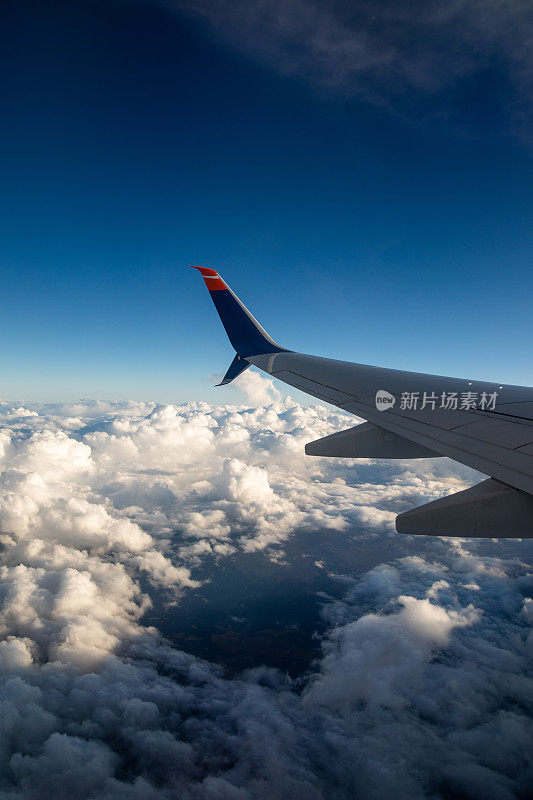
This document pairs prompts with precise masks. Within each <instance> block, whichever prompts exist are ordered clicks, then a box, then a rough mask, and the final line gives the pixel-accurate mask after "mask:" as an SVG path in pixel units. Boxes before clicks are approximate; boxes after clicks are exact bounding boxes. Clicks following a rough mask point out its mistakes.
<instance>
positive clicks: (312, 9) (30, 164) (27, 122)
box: [0, 0, 533, 402]
mask: <svg viewBox="0 0 533 800" xmlns="http://www.w3.org/2000/svg"><path fill="white" fill-rule="evenodd" d="M278 5H279V4H277V3H274V4H273V7H272V8H273V11H272V19H270V20H269V21H268V24H265V25H263V24H260V23H261V18H260V17H258V19H259V23H258V21H257V19H255V18H254V17H253V13H254V8H255V6H257V3H255V0H254V1H253V2H252V3H250V5H249V7H247V9H248V11H249V13H247V15H245V16H242V14H241V13H240V12H241V11H242V3H241V2H236V3H234V4H229V6H228V4H227V3H212V4H209V3H207V2H201V0H197V2H189V3H180V2H176V3H166V4H159V3H157V2H146V3H141V2H116V1H115V0H110V2H106V3H100V2H86V1H85V0H80V1H79V2H76V3H67V2H64V3H62V2H51V3H48V4H46V7H45V6H44V5H43V4H40V3H31V2H26V1H25V0H18V1H17V2H13V1H12V0H8V2H7V3H5V4H3V5H2V10H1V12H0V15H1V24H0V54H1V55H0V59H1V62H2V70H3V73H4V75H5V80H3V88H2V109H3V111H2V117H3V123H2V126H1V130H0V154H1V157H0V187H1V188H0V206H1V208H0V241H1V243H2V244H1V248H0V269H1V277H0V291H1V296H2V341H3V347H2V355H1V360H2V377H3V380H2V387H1V389H0V394H1V396H2V397H6V398H11V399H13V398H28V399H43V400H52V399H73V398H76V397H80V396H90V397H100V398H107V399H109V398H122V397H130V398H139V399H156V400H165V401H179V400H189V399H207V400H213V399H218V400H219V401H221V402H225V401H226V400H229V399H235V397H236V395H235V394H233V393H231V390H222V389H216V390H215V389H213V388H212V386H211V384H212V380H211V379H210V377H209V376H210V375H212V374H213V373H217V372H218V373H220V372H223V371H225V369H226V367H227V365H228V364H229V362H230V360H231V358H232V351H231V347H230V345H229V343H228V342H227V341H226V339H225V335H224V332H223V330H222V328H221V326H220V324H219V322H218V318H217V317H216V314H215V311H214V309H213V307H212V305H211V302H210V300H209V297H208V296H207V293H206V292H205V289H204V286H203V282H202V281H201V279H200V277H199V276H198V275H197V274H196V273H195V272H194V271H193V270H190V269H188V267H187V265H188V264H202V265H206V266H215V267H216V268H218V269H219V270H220V272H221V273H222V274H223V276H224V278H225V279H226V280H227V282H228V283H229V284H230V286H231V287H232V288H233V289H234V291H236V292H237V294H238V295H239V296H240V297H241V298H242V300H243V301H244V302H245V303H246V304H247V305H248V306H249V307H250V308H251V309H252V311H253V312H254V314H255V315H256V316H257V317H258V319H259V320H260V321H261V323H262V324H263V325H264V327H265V328H266V329H267V330H268V331H269V332H270V333H271V334H272V336H273V337H274V338H275V339H276V340H277V341H279V342H280V343H281V344H283V345H284V346H286V347H289V348H291V349H295V350H300V351H303V352H311V353H315V354H318V355H325V356H330V357H334V358H342V359H347V360H353V361H361V362H364V363H372V364H381V365H384V366H389V367H397V368H405V369H413V370H419V371H426V372H436V373H443V374H451V375H454V374H455V375H460V376H468V377H473V378H487V379H494V380H501V381H505V382H509V383H523V384H533V366H532V362H531V356H530V351H531V298H532V290H533V277H532V270H531V255H532V252H533V233H532V230H533V228H532V225H531V215H532V213H531V212H532V208H533V204H532V202H531V186H532V185H533V180H532V179H533V174H532V173H533V170H532V160H531V155H532V146H531V141H530V139H529V134H528V129H529V122H528V120H530V108H529V105H528V103H529V100H530V99H531V95H530V96H529V99H528V88H529V89H530V88H531V86H530V84H529V83H528V80H529V78H530V74H533V69H532V70H531V71H530V72H528V71H527V69H525V68H524V66H523V64H522V62H521V64H520V69H518V67H517V64H516V63H515V62H513V61H512V59H511V55H510V54H511V52H516V49H517V47H520V45H521V42H520V40H519V38H518V40H517V37H519V36H520V33H519V29H520V26H519V25H518V24H517V26H509V30H507V28H505V26H502V24H501V21H500V20H499V19H498V17H497V15H495V16H494V18H490V19H492V23H493V28H492V29H491V30H490V31H489V32H488V33H487V31H486V30H485V29H484V30H483V32H482V33H479V32H476V31H474V32H473V33H472V38H471V40H469V42H467V43H466V44H465V43H464V42H462V41H461V40H460V36H459V34H458V33H457V31H458V30H459V29H460V26H459V24H458V23H459V22H460V21H461V20H460V19H459V20H455V19H454V20H452V21H450V23H449V24H447V25H443V27H442V30H441V32H440V34H439V37H440V38H439V41H438V42H436V43H434V45H435V46H434V47H433V50H432V53H434V52H437V53H438V54H439V59H440V60H438V61H435V57H434V55H433V54H432V55H431V56H429V55H428V53H427V52H426V49H425V47H426V46H425V44H423V43H425V42H426V38H425V37H426V32H425V31H424V30H418V29H417V27H416V26H415V25H414V22H413V20H411V19H409V18H407V19H403V20H402V23H401V24H402V25H403V28H402V31H403V32H402V34H401V36H400V35H399V34H398V37H399V38H397V39H394V38H392V39H391V36H392V34H391V33H390V31H391V30H392V27H391V23H390V20H389V18H388V17H387V15H386V14H385V11H383V10H382V12H380V13H383V16H380V18H379V19H378V20H377V24H379V25H380V27H379V29H376V30H377V32H376V33H375V34H374V33H373V32H372V36H370V34H369V37H367V39H366V40H365V42H366V45H365V47H366V49H365V51H364V52H365V58H366V61H365V62H364V63H361V60H360V55H357V58H358V59H359V60H358V61H357V63H356V61H355V60H354V59H356V55H355V54H356V52H357V53H358V54H360V52H361V47H360V42H359V41H358V40H357V41H356V40H355V38H354V37H355V33H354V31H355V32H356V33H357V35H359V31H360V30H361V22H360V20H355V19H353V18H348V16H347V14H346V13H345V12H346V9H345V8H344V9H343V6H342V4H339V3H336V4H334V3H326V4H325V5H324V8H327V10H328V17H327V19H324V17H323V13H324V12H323V11H320V12H317V10H316V6H313V5H312V3H311V2H307V0H305V2H304V0H301V2H299V3H298V2H296V0H294V2H292V0H291V2H290V3H289V4H288V5H289V6H290V7H291V8H293V10H295V12H299V13H295V15H294V19H295V20H298V22H294V20H293V22H291V23H290V25H288V23H287V22H286V19H285V16H283V23H282V22H281V19H282V17H281V14H280V17H279V19H277V18H276V13H277V12H276V9H277V7H278ZM415 5H416V4H415ZM430 5H431V4H430ZM359 6H361V9H363V11H364V8H363V6H364V4H363V3H361V4H358V3H355V4H352V6H351V7H350V8H352V9H355V8H359ZM394 6H395V4H394V3H390V2H388V3H384V5H383V9H385V10H386V11H388V13H391V9H392V10H394ZM459 6H460V4H459ZM489 6H490V4H489ZM489 6H488V7H489ZM495 6H496V4H494V7H495ZM522 8H523V7H522V6H521V4H519V3H517V23H518V22H520V19H519V14H520V13H522V12H521V10H520V9H522ZM250 9H251V10H250ZM278 11H279V9H278ZM363 11H362V12H361V13H363ZM258 13H259V12H258ZM464 13H465V14H466V13H468V12H466V11H465V12H464ZM317 14H318V18H317ZM321 15H322V16H321ZM489 16H490V15H489ZM250 19H252V22H250ZM366 19H367V17H365V20H366ZM368 19H369V20H370V21H369V22H368V25H370V24H371V23H372V24H374V22H373V20H372V18H370V17H369V18H368ZM375 19H376V18H375V17H374V20H375ZM429 22H431V20H429ZM252 23H253V24H252ZM326 23H327V24H326ZM365 24H367V23H366V22H365ZM314 25H315V26H317V27H316V30H314V29H313V26H314ZM291 26H292V27H291ZM358 26H359V27H358ZM267 28H268V30H267ZM394 30H396V28H394ZM502 30H505V36H504V35H503V33H502ZM317 31H319V32H321V33H320V35H325V34H324V31H332V33H331V37H332V41H334V42H339V41H341V42H347V44H346V46H343V48H342V50H341V51H340V52H341V55H339V54H338V53H337V51H336V50H335V54H334V55H335V58H333V56H332V57H331V59H330V60H329V61H328V58H329V55H328V58H324V57H323V53H324V52H327V53H328V54H329V53H330V51H331V48H330V47H328V46H327V45H328V43H327V41H326V43H325V45H326V46H324V47H323V46H322V44H321V43H320V42H319V44H318V45H317V44H316V43H317V41H318V38H317ZM441 34H442V35H441ZM395 35H396V34H395ZM476 37H477V38H476ZM480 37H481V38H480ZM513 37H515V38H514V39H513ZM317 47H321V48H322V50H321V51H320V53H317V52H316V48H317ZM313 48H315V49H313ZM350 48H351V50H350ZM407 52H409V53H413V52H414V53H416V54H417V60H416V63H415V62H412V61H409V60H406V56H405V53H407ZM465 54H467V55H465ZM319 56H320V57H319ZM467 56H468V57H467ZM342 59H344V60H342ZM391 62H392V63H393V64H394V70H389V72H388V71H387V69H388V67H387V68H386V67H385V66H384V65H387V64H390V63H391ZM354 64H355V66H354ZM347 65H348V67H349V68H347ZM526 67H527V64H526ZM413 76H414V77H413Z"/></svg>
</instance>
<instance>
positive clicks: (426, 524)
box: [195, 267, 533, 538]
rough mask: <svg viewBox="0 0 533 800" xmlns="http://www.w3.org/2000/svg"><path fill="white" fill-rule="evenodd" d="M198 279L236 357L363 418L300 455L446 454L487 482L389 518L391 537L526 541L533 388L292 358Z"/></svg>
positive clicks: (229, 295)
mask: <svg viewBox="0 0 533 800" xmlns="http://www.w3.org/2000/svg"><path fill="white" fill-rule="evenodd" d="M195 269H198V270H199V271H200V272H201V274H202V275H203V277H204V280H205V283H206V286H207V288H208V289H209V293H210V295H211V298H212V300H213V302H214V304H215V307H216V309H217V311H218V313H219V316H220V318H221V320H222V324H223V325H224V327H225V329H226V332H227V334H228V337H229V340H230V342H231V344H232V345H233V347H234V349H235V350H236V353H237V354H236V356H235V358H234V360H233V362H232V364H231V366H230V368H229V369H228V372H227V373H226V375H225V377H224V379H223V381H222V384H226V383H229V382H230V381H232V380H233V379H234V378H235V377H236V376H237V375H239V374H240V373H241V372H243V371H244V370H245V369H247V368H248V367H249V366H250V365H251V364H253V365H255V366H256V367H259V368H260V369H262V370H264V371H265V372H267V373H268V374H269V375H272V376H273V377H275V378H278V379H279V380H281V381H283V382H284V383H287V384H289V385H290V386H294V387H296V388H298V389H301V390H302V391H304V392H306V393H307V394H310V395H312V396H313V397H316V398H318V399H319V400H322V401H326V402H328V403H331V404H332V405H334V406H337V408H341V409H342V410H343V411H347V412H350V413H352V414H354V415H356V416H357V417H362V418H363V419H365V420H367V422H366V423H363V424H361V425H356V426H355V427H353V428H349V429H348V430H345V431H340V432H339V433H334V434H332V435H331V436H326V437H324V438H323V439H318V440H317V441H315V442H310V443H309V444H307V445H306V447H305V452H306V453H307V455H315V456H332V457H338V458H358V457H359V458H401V459H409V458H430V457H439V456H448V457H449V458H452V459H454V460H455V461H459V462H460V463H461V464H466V465H467V466H469V467H473V468H474V469H476V470H479V471H480V472H482V473H484V474H485V475H487V476H489V478H488V479H487V480H484V481H482V482H481V483H479V484H477V486H473V487H472V488H470V489H467V490H466V491H463V492H458V493H456V494H453V495H450V496H448V497H443V498H441V499H439V500H435V501H433V502H431V503H427V504H425V505H423V506H420V507H418V508H415V509H412V510H410V511H406V512H405V513H403V514H400V515H399V516H398V517H397V518H396V530H397V531H398V532H399V533H410V534H429V535H434V536H474V537H489V538H498V537H502V538H533V388H529V387H524V386H509V385H504V384H498V383H488V382H485V381H474V380H468V379H462V378H448V377H443V376H438V375H425V374H422V373H417V372H404V371H402V370H394V369H385V368H383V367H373V366H367V365H365V364H353V363H351V362H347V361H336V360H334V359H330V358H320V357H318V356H311V355H305V354H303V353H295V352H293V351H292V350H287V349H285V348H283V347H281V346H280V345H278V344H276V342H274V340H273V339H272V338H271V337H270V336H269V335H268V334H267V333H266V331H265V330H264V329H263V328H262V327H261V326H260V325H259V323H258V322H257V320H255V319H254V317H253V316H252V314H251V313H250V312H249V311H248V309H247V308H246V307H245V306H244V305H243V304H242V303H241V301H240V300H239V299H238V297H237V296H236V295H235V294H234V293H233V292H232V291H231V289H230V288H229V287H228V285H227V284H226V283H225V282H224V281H223V280H222V278H221V277H220V275H219V274H218V272H217V271H216V270H214V269H209V268H207V267H195Z"/></svg>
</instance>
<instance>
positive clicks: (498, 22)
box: [166, 0, 533, 134]
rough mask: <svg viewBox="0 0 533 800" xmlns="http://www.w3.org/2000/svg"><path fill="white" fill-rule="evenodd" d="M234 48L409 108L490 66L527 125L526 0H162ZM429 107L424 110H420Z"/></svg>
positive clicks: (529, 23)
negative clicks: (499, 73)
mask: <svg viewBox="0 0 533 800" xmlns="http://www.w3.org/2000/svg"><path fill="white" fill-rule="evenodd" d="M166 5H168V6H169V7H170V8H172V9H174V10H176V11H179V12H180V13H185V14H188V15H190V16H192V17H193V18H196V19H199V20H201V21H202V22H203V23H204V24H205V25H207V26H208V28H209V30H210V31H211V32H212V34H213V35H214V36H215V37H216V38H218V39H219V40H220V41H222V42H225V43H227V44H228V45H230V46H231V47H232V48H234V49H235V50H237V51H239V52H241V53H243V54H245V55H246V56H248V57H250V58H252V59H253V60H255V61H259V62H262V63H264V64H266V65H268V66H269V67H271V68H272V69H274V70H275V71H276V72H278V73H280V74H282V75H288V76H294V77H297V78H300V79H302V80H305V81H306V82H308V83H311V84H312V85H314V86H315V87H318V88H319V89H321V90H324V91H327V92H328V93H331V92H333V93H335V94H337V95H340V96H346V97H353V96H358V97H362V98H363V99H365V100H367V101H370V102H372V103H375V104H378V105H381V106H383V107H387V108H389V109H390V110H394V111H396V112H399V113H401V114H403V115H409V114H410V113H411V112H412V111H413V110H414V107H413V103H416V102H417V100H418V99H420V98H423V99H425V102H426V104H427V101H428V99H429V98H430V97H431V96H437V95H439V94H440V95H442V97H441V108H440V109H439V108H438V107H437V106H436V107H435V111H439V110H440V111H441V112H442V110H446V107H447V105H449V104H450V98H449V96H444V92H445V90H447V89H448V88H449V87H453V86H454V85H456V84H457V82H458V81H459V80H460V79H463V78H470V77H471V76H473V75H476V73H480V72H482V71H483V70H488V69H489V68H493V67H494V66H495V65H498V66H499V68H500V69H501V70H502V71H503V74H504V75H505V77H506V80H507V81H508V83H509V93H508V95H509V96H508V98H507V101H506V105H507V107H506V109H505V111H506V112H507V113H508V114H511V116H512V117H513V119H514V123H515V125H519V126H520V127H521V130H522V133H524V134H525V133H526V131H527V124H526V118H527V116H528V115H529V114H530V111H531V89H532V83H533V56H532V50H531V39H532V36H533V13H532V11H531V4H530V3H529V2H527V0H513V1H512V2H508V1H507V0H490V1H489V2H487V1H486V0H483V1H482V0H474V1H473V2H472V1H469V2H466V0H454V1H453V2H448V3H442V2H440V0H415V2H410V3H405V2H401V0H386V2H381V3H375V2H373V0H357V2H355V3H353V2H351V3H348V2H345V1H344V0H327V1H326V2H318V0H269V1H268V2H267V1H266V0H252V2H248V1H247V0H167V2H166ZM426 110H427V109H426Z"/></svg>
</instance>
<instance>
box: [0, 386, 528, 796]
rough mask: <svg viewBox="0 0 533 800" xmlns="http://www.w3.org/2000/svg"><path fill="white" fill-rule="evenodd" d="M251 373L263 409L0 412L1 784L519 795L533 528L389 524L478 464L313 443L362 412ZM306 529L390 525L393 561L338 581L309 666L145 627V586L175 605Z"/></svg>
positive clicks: (152, 792) (279, 560) (359, 534)
mask: <svg viewBox="0 0 533 800" xmlns="http://www.w3.org/2000/svg"><path fill="white" fill-rule="evenodd" d="M256 377H257V376H256ZM258 380H259V382H258ZM258 380H256V379H255V378H254V379H253V382H251V383H250V385H251V386H252V390H253V392H255V393H256V394H255V396H256V397H257V398H259V397H260V398H261V399H262V400H263V401H264V402H265V403H266V404H263V405H258V406H255V407H250V406H243V405H231V406H212V405H208V404H205V403H188V404H184V405H178V406H172V405H154V404H142V403H137V404H132V403H124V404H120V403H116V404H110V405H109V404H98V403H94V404H93V403H90V402H88V401H83V403H80V404H75V405H74V406H72V405H71V406H68V407H67V406H65V407H62V406H61V405H55V406H54V407H50V406H48V407H44V406H40V405H38V404H35V406H34V405H32V404H29V411H30V412H33V411H34V412H35V413H34V414H30V415H20V414H18V415H17V414H13V413H12V408H11V407H10V406H9V404H4V405H3V406H2V409H0V410H3V412H4V413H3V421H4V425H3V428H2V429H0V443H1V444H2V449H1V451H0V453H2V454H3V455H2V461H1V465H2V473H1V476H0V531H1V543H2V550H1V553H0V609H1V611H0V634H1V635H0V726H1V729H2V734H1V736H0V794H1V795H2V797H3V798H6V800H15V798H16V799H17V800H26V798H27V799H28V800H39V798H43V799H44V798H48V797H50V796H51V795H54V796H56V797H57V798H58V800H62V798H71V799H72V798H83V799H85V798H87V799H88V798H93V797H99V798H105V799H108V800H111V798H112V799H113V800H115V798H132V800H133V799H134V800H145V799H148V798H150V800H152V799H153V800H159V799H160V798H162V799H163V800H170V798H174V797H177V796H179V797H180V798H183V799H184V800H249V798H252V800H255V799H257V800H262V798H267V797H294V798H306V800H325V798H328V800H329V798H334V799H335V800H348V798H350V800H352V798H354V797H364V798H371V799H372V798H375V799H376V800H378V798H379V800H388V798H394V799H395V800H397V799H398V798H406V800H407V798H409V800H412V799H413V798H414V799H415V800H417V799H418V798H430V797H431V798H445V797H453V796H463V797H468V798H479V799H481V798H484V797H494V798H502V800H507V798H513V797H524V798H525V797H526V796H527V794H528V791H529V787H530V785H531V753H532V752H533V725H532V722H531V720H532V718H533V715H532V711H533V681H532V678H531V672H530V660H531V655H532V652H533V634H532V633H531V623H532V619H533V614H532V613H531V608H532V603H533V600H532V593H533V578H532V575H533V569H532V567H531V555H532V550H531V546H530V543H528V542H516V541H514V542H513V541H507V542H504V543H490V542H482V541H473V542H467V541H463V540H459V539H457V540H453V539H452V540H440V539H431V538H427V537H423V539H415V538H414V537H403V538H399V537H397V536H396V534H394V532H393V528H392V519H393V517H394V513H395V512H396V511H397V510H399V509H403V508H404V507H407V506H408V505H409V504H412V503H413V501H414V502H416V501H419V500H422V501H423V500H424V499H430V498H432V497H435V496H438V495H439V494H444V493H446V492H448V491H452V490H455V489H457V488H463V487H464V486H466V485H468V483H469V482H470V483H473V482H475V480H476V476H475V474H474V473H473V472H472V471H469V470H467V469H466V468H463V467H460V466H457V465H454V464H452V463H451V462H447V461H445V460H439V461H438V462H437V461H436V462H435V463H434V464H433V463H432V462H431V461H424V462H417V463H416V464H414V463H413V462H396V463H394V464H393V463H391V462H387V463H385V462H383V463H381V462H374V461H372V460H370V459H367V460H364V461H362V462H357V463H356V464H354V463H353V462H350V461H348V460H346V461H342V460H339V461H337V460H330V459H312V458H309V459H306V458H304V456H303V444H304V443H305V441H308V440H311V439H315V438H317V437H319V436H323V435H326V434H328V433H331V432H333V431H334V430H340V429H341V428H343V427H347V426H348V425H350V424H352V423H353V418H348V417H347V416H346V415H345V414H342V413H340V412H337V411H334V410H330V409H327V408H325V407H323V406H310V407H302V406H300V405H298V404H297V403H295V402H294V401H292V400H291V399H290V398H283V399H282V398H281V397H280V396H278V395H277V393H276V391H272V387H271V384H270V383H269V382H267V383H266V384H265V385H264V386H261V385H260V381H261V379H260V378H259V379H258ZM66 422H67V423H68V424H67V425H66V424H65V423H66ZM69 426H70V427H69ZM306 530H314V531H317V532H319V533H320V536H322V537H327V536H328V531H331V530H337V531H342V532H343V534H345V536H346V547H347V548H350V549H352V550H354V549H355V550H356V552H357V553H358V554H359V556H360V558H361V559H364V556H365V548H366V547H367V546H368V544H369V543H370V542H373V541H375V539H376V537H379V541H380V542H382V543H383V545H384V549H383V552H384V553H385V560H384V562H383V563H382V564H379V565H377V566H375V567H373V568H372V569H366V570H365V569H364V567H362V569H361V574H359V575H354V574H352V573H351V572H350V570H349V569H348V568H347V574H343V575H334V576H333V578H334V580H335V581H336V582H337V583H338V585H339V587H341V588H342V590H341V591H339V593H338V596H337V597H336V598H332V597H324V598H323V603H324V604H323V612H322V613H323V619H324V626H325V631H324V633H323V635H322V641H321V644H322V655H321V657H320V658H319V659H318V660H317V662H316V663H315V664H314V665H312V667H311V668H310V670H309V673H308V674H307V675H305V676H303V677H302V678H300V679H299V680H298V681H295V682H293V681H291V680H290V679H289V678H288V677H287V676H285V675H284V674H282V673H280V672H279V671H277V670H273V669H269V668H266V667H264V666H260V665H258V666H257V667H256V668H254V669H251V670H248V671H247V672H244V673H242V674H241V675H238V676H237V677H235V678H233V679H228V678H227V677H225V676H224V675H223V673H222V670H221V669H220V668H219V667H218V666H217V665H214V664H211V663H208V662H207V661H203V660H201V659H198V658H196V657H194V656H192V655H189V654H187V653H186V652H183V651H180V650H178V649H176V648H175V647H172V646H171V645H170V644H169V643H168V642H166V641H165V640H164V639H163V638H162V636H161V635H160V633H159V632H158V631H157V630H156V629H154V628H150V627H147V626H146V625H145V624H143V614H144V613H145V611H146V610H147V609H148V608H149V607H150V604H151V594H152V592H156V591H157V592H161V591H163V592H165V593H166V596H167V597H168V600H169V602H170V603H176V602H178V603H179V602H180V597H181V596H182V594H183V593H184V592H187V591H189V590H190V589H192V588H195V589H196V590H197V591H200V592H201V585H200V581H199V580H198V578H197V573H196V570H197V568H198V566H200V565H202V564H203V563H207V562H208V561H209V560H219V561H220V560H223V559H226V558H229V557H230V558H232V559H236V558H239V554H241V553H247V552H252V551H253V552H255V553H256V554H257V555H258V556H261V554H263V556H261V557H264V558H265V559H269V560H271V561H273V562H274V567H273V568H276V569H280V570H283V569H284V567H283V559H284V557H286V553H285V550H286V548H287V545H288V543H289V541H290V539H291V537H292V538H294V539H295V541H297V539H296V537H298V536H299V535H301V534H302V533H303V532H305V531H306ZM387 543H390V546H391V547H390V552H393V551H394V553H395V555H394V557H392V556H391V557H390V558H389V559H388V560H387ZM319 564H320V567H321V568H322V569H323V570H324V571H325V570H326V569H327V553H326V555H325V557H324V559H322V560H321V561H320V562H319ZM243 615H244V616H246V611H245V609H244V608H243Z"/></svg>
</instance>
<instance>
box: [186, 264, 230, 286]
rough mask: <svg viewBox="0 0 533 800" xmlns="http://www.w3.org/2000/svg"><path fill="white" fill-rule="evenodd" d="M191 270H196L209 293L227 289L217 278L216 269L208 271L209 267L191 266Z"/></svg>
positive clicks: (219, 278)
mask: <svg viewBox="0 0 533 800" xmlns="http://www.w3.org/2000/svg"><path fill="white" fill-rule="evenodd" d="M191 267H192V268H193V269H197V270H198V271H199V272H200V273H201V274H202V275H203V277H204V281H205V285H206V286H207V288H208V289H209V291H210V292H220V291H221V290H222V289H227V288H228V287H227V286H226V284H225V283H224V281H223V280H222V278H221V277H220V276H219V274H218V272H217V271H216V269H210V268H209V267H194V266H193V265H192V264H191Z"/></svg>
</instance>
